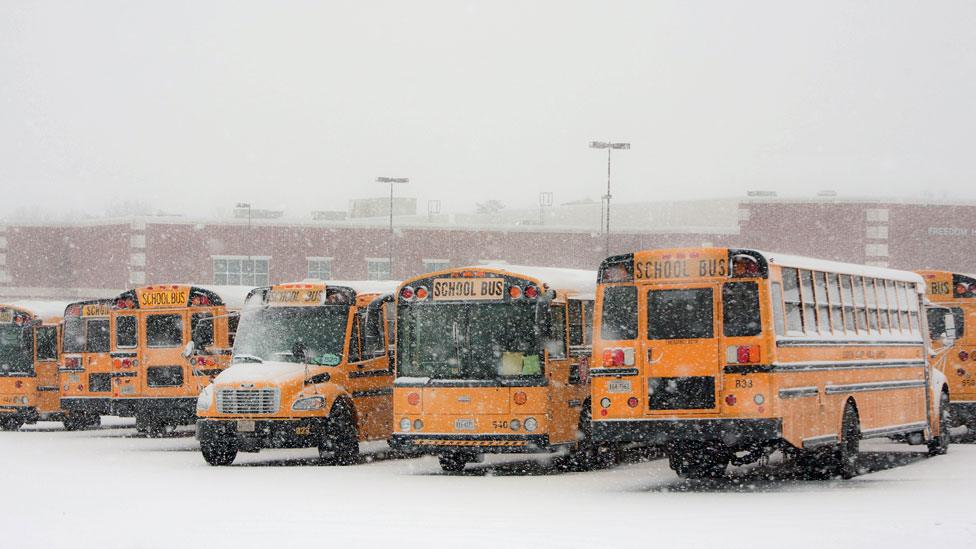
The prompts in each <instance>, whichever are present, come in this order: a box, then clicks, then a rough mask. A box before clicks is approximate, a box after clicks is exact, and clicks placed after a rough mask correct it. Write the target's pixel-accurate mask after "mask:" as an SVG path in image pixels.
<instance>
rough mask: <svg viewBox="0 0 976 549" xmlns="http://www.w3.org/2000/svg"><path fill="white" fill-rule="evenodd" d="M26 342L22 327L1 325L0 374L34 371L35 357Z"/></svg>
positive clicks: (27, 373) (30, 372) (29, 372)
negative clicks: (27, 347) (28, 349)
mask: <svg viewBox="0 0 976 549" xmlns="http://www.w3.org/2000/svg"><path fill="white" fill-rule="evenodd" d="M24 343H25V341H24V329H23V328H22V327H20V326H12V325H9V326H0V376H5V375H11V374H26V375H30V374H32V373H34V359H33V357H32V356H31V353H29V352H26V350H25V349H26V347H25V345H24Z"/></svg>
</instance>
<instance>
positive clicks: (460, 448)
mask: <svg viewBox="0 0 976 549" xmlns="http://www.w3.org/2000/svg"><path fill="white" fill-rule="evenodd" d="M390 447H391V448H393V449H394V450H398V451H401V452H411V453H423V454H449V453H458V452H474V453H479V454H535V453H539V452H551V451H553V450H554V448H553V447H552V446H551V445H550V444H549V435H501V434H497V435H496V434H485V435H454V434H437V433H431V434H422V433H412V434H396V433H395V434H393V436H391V437H390Z"/></svg>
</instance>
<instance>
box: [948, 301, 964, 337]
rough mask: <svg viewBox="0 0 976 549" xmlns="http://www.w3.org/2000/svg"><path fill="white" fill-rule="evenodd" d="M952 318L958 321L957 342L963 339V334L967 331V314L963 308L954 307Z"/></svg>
mask: <svg viewBox="0 0 976 549" xmlns="http://www.w3.org/2000/svg"><path fill="white" fill-rule="evenodd" d="M951 310H952V316H953V319H954V320H955V321H956V338H955V339H956V341H958V340H960V339H962V334H963V333H964V332H965V331H966V330H965V324H966V313H964V312H963V310H962V308H961V307H952V308H951Z"/></svg>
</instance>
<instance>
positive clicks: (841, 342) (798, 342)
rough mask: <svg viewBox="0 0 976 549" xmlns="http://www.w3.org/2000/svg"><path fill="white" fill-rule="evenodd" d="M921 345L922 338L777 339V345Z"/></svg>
mask: <svg viewBox="0 0 976 549" xmlns="http://www.w3.org/2000/svg"><path fill="white" fill-rule="evenodd" d="M917 345H922V340H921V339H919V340H915V341H905V340H894V341H860V340H837V339H777V340H776V346H777V347H821V346H822V347H847V346H851V347H914V346H917Z"/></svg>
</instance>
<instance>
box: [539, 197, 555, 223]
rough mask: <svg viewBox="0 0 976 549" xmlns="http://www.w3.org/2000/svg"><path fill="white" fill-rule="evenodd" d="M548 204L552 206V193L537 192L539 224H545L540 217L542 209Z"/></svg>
mask: <svg viewBox="0 0 976 549" xmlns="http://www.w3.org/2000/svg"><path fill="white" fill-rule="evenodd" d="M549 206H552V193H551V192H549V191H543V192H541V193H539V225H544V224H545V220H544V219H543V217H542V209H543V208H546V207H549Z"/></svg>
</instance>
